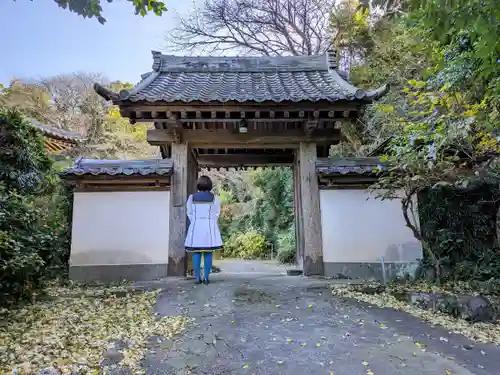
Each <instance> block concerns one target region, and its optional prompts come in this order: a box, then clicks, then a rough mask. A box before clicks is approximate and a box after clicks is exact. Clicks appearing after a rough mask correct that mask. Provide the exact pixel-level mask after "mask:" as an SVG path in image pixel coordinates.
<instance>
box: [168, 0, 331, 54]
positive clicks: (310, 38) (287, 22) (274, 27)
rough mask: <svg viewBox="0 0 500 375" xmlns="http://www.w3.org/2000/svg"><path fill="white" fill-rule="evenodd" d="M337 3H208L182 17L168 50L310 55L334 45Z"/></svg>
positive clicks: (259, 0) (240, 0)
mask: <svg viewBox="0 0 500 375" xmlns="http://www.w3.org/2000/svg"><path fill="white" fill-rule="evenodd" d="M335 2H336V1H335V0H326V1H322V0H206V1H205V4H204V6H203V8H202V9H196V10H195V12H194V13H193V14H191V15H190V16H188V17H182V16H179V22H178V25H177V26H176V27H174V28H173V29H172V30H170V31H169V32H168V34H167V42H168V43H169V46H168V47H169V49H170V50H173V51H182V52H187V53H197V54H200V53H214V52H218V53H220V52H225V51H230V50H236V51H238V52H239V53H240V54H249V55H312V54H319V53H323V52H324V51H326V50H327V49H328V47H329V46H330V45H331V43H332V33H331V28H330V27H329V26H330V18H331V12H332V10H333V8H334V6H335Z"/></svg>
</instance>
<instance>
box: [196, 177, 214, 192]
mask: <svg viewBox="0 0 500 375" xmlns="http://www.w3.org/2000/svg"><path fill="white" fill-rule="evenodd" d="M212 187H213V184H212V180H211V179H210V177H208V176H200V178H198V181H197V182H196V189H198V191H211V190H212Z"/></svg>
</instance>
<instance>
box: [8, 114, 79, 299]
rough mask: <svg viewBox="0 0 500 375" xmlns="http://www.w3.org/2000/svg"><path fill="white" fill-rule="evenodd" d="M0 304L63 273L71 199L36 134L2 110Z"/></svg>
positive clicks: (22, 121)
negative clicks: (62, 186)
mask: <svg viewBox="0 0 500 375" xmlns="http://www.w3.org/2000/svg"><path fill="white" fill-rule="evenodd" d="M0 132H1V133H2V137H1V143H2V145H1V147H0V305H5V304H8V303H12V302H16V301H17V300H19V299H23V298H29V297H30V296H31V294H32V293H33V291H35V290H38V289H40V288H41V287H42V286H43V284H44V282H45V281H46V280H47V279H48V278H52V277H54V276H57V275H60V274H61V270H64V269H66V266H67V261H68V255H69V250H68V249H69V235H68V234H69V226H68V217H69V216H68V212H69V210H68V209H69V207H70V206H69V200H68V199H67V196H66V193H65V191H63V189H62V188H61V187H60V185H58V182H59V180H58V178H57V176H56V174H55V173H54V170H53V169H52V161H51V159H50V158H49V156H48V155H47V154H46V152H45V147H44V142H43V140H42V139H41V138H40V137H39V135H38V132H37V130H35V129H34V128H33V127H32V126H31V124H29V123H28V122H26V121H25V120H23V119H22V117H21V116H20V115H19V114H18V113H16V112H11V111H2V110H1V109H0Z"/></svg>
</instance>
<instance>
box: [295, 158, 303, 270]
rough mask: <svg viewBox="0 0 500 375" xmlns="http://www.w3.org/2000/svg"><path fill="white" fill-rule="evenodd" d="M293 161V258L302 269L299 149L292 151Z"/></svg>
mask: <svg viewBox="0 0 500 375" xmlns="http://www.w3.org/2000/svg"><path fill="white" fill-rule="evenodd" d="M294 154H295V158H294V162H293V170H292V173H293V210H294V215H295V258H296V264H297V267H299V268H300V269H302V270H303V269H304V224H303V221H302V205H301V202H302V198H301V193H300V165H299V150H295V151H294Z"/></svg>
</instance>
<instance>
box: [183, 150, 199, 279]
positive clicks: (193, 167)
mask: <svg viewBox="0 0 500 375" xmlns="http://www.w3.org/2000/svg"><path fill="white" fill-rule="evenodd" d="M187 179H188V184H187V188H188V195H189V194H193V193H195V192H196V182H197V181H198V161H197V160H196V156H195V154H194V152H193V150H192V149H191V148H188V176H187ZM188 222H189V219H188ZM191 269H193V255H192V254H189V253H187V254H186V270H187V271H189V270H191Z"/></svg>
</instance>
